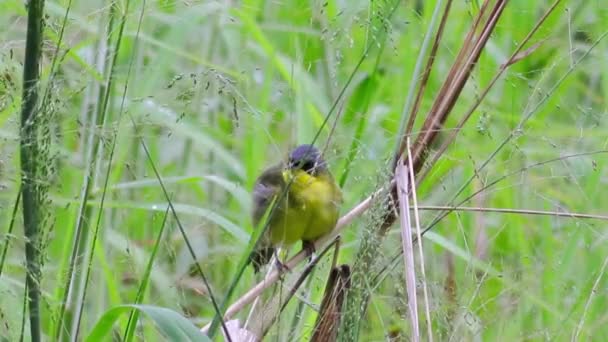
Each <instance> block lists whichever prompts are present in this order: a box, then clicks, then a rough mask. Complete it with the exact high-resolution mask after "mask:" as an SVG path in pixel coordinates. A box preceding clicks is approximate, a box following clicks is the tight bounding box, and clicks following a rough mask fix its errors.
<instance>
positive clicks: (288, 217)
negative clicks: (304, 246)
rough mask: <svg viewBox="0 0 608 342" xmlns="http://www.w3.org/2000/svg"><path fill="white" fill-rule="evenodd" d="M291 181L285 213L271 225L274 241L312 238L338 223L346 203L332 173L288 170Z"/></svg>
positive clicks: (286, 174) (286, 243)
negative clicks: (341, 205)
mask: <svg viewBox="0 0 608 342" xmlns="http://www.w3.org/2000/svg"><path fill="white" fill-rule="evenodd" d="M283 177H284V178H285V181H286V183H287V184H290V183H291V184H290V188H289V192H288V193H287V199H286V201H285V204H284V207H283V210H282V211H283V213H282V214H283V215H281V216H282V217H281V218H280V219H278V220H276V221H277V222H275V223H273V225H272V226H273V227H271V242H272V243H273V244H283V245H289V244H293V243H295V242H297V241H299V240H305V241H311V240H315V239H317V238H319V237H321V236H323V235H325V234H327V233H329V232H330V231H331V230H332V229H333V227H334V226H335V225H336V222H337V220H338V215H339V206H340V204H341V202H342V194H341V192H340V189H339V188H338V186H337V185H336V183H335V181H334V180H333V178H332V176H331V174H329V172H323V173H320V174H319V175H316V176H312V175H310V174H308V173H307V172H305V171H302V170H295V171H289V170H287V171H284V172H283Z"/></svg>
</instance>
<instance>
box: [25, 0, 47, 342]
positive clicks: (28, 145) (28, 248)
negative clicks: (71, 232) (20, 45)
mask: <svg viewBox="0 0 608 342" xmlns="http://www.w3.org/2000/svg"><path fill="white" fill-rule="evenodd" d="M43 16H44V0H31V1H30V2H29V3H28V15H27V37H26V41H25V61H24V65H23V103H22V107H21V130H20V136H21V139H20V157H21V191H22V200H23V230H24V235H25V259H26V267H27V274H26V281H25V283H26V287H27V297H26V298H27V300H28V307H29V320H30V338H31V340H32V341H35V342H37V341H41V339H42V334H41V330H40V328H41V327H40V262H41V258H40V250H39V248H40V243H39V237H40V234H41V227H40V221H41V217H40V214H41V208H40V207H41V205H42V203H41V198H42V194H40V193H39V190H40V188H39V187H38V186H37V184H36V183H37V182H41V181H43V180H41V179H37V176H38V172H37V169H38V168H39V166H38V165H37V163H39V162H42V161H40V160H37V157H38V155H39V150H40V149H41V148H42V147H41V146H38V139H37V131H38V129H39V127H37V125H36V124H37V123H38V120H36V117H37V116H38V115H40V114H41V113H40V112H39V108H37V105H38V87H39V82H40V57H41V54H42V40H43V20H44V18H43ZM24 297H25V296H24Z"/></svg>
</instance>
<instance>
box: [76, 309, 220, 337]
mask: <svg viewBox="0 0 608 342" xmlns="http://www.w3.org/2000/svg"><path fill="white" fill-rule="evenodd" d="M133 309H135V310H139V312H141V313H143V314H144V315H146V316H147V317H148V318H150V319H152V321H154V324H155V325H156V327H157V329H158V330H159V331H160V332H161V333H162V334H163V335H164V336H165V337H166V338H167V339H168V340H169V341H201V342H207V341H211V340H210V339H209V338H208V337H207V336H206V335H204V334H203V333H201V332H200V330H199V329H198V328H197V327H196V326H195V325H194V324H192V323H191V322H190V321H189V320H188V319H187V318H185V317H184V316H182V315H180V314H179V313H177V312H175V311H173V310H170V309H167V308H162V307H158V306H152V305H135V304H125V305H120V306H116V307H114V308H112V309H110V310H108V311H106V313H105V314H104V315H103V316H101V318H100V319H99V320H98V321H97V324H95V327H93V330H92V331H91V333H90V334H89V336H87V338H86V340H85V341H87V342H89V341H103V339H104V337H106V336H107V335H108V334H109V333H110V332H111V331H112V328H113V327H114V323H116V321H117V320H118V318H119V317H120V316H121V315H122V314H125V313H129V312H130V311H131V310H133Z"/></svg>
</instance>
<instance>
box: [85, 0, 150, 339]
mask: <svg viewBox="0 0 608 342" xmlns="http://www.w3.org/2000/svg"><path fill="white" fill-rule="evenodd" d="M145 6H146V1H145V0H144V1H143V3H142V9H141V12H140V15H139V20H138V26H137V32H136V36H135V37H136V38H138V37H139V33H140V30H141V24H142V21H143V15H144V9H145ZM128 10H129V1H127V4H126V8H125V16H126V14H127V13H128ZM124 25H125V20H123V21H122V22H121V26H120V30H119V35H122V32H123V31H124ZM118 43H120V41H118ZM118 43H117V44H118ZM118 47H119V45H117V46H116V51H118ZM133 61H134V58H131V60H130V63H129V68H128V70H127V74H126V80H125V84H124V87H123V93H122V99H121V103H120V110H119V112H118V118H117V122H118V124H117V127H116V132H115V134H114V136H113V137H112V145H111V148H110V155H109V156H108V161H107V167H106V174H105V181H104V184H103V189H102V193H101V199H100V205H99V208H98V210H97V221H96V223H95V230H94V232H93V238H92V241H91V245H90V247H89V252H88V255H89V256H88V262H87V263H86V264H85V267H86V270H85V273H86V275H85V277H84V285H83V288H82V297H81V299H80V305H79V309H78V316H77V319H76V324H75V326H76V330H75V332H74V335H73V338H74V339H78V334H79V332H80V327H81V321H82V312H83V308H84V303H85V300H86V295H87V289H88V286H89V280H90V275H91V269H92V268H93V256H94V254H95V246H96V245H97V238H98V237H99V230H100V227H101V221H102V216H103V213H104V203H105V199H106V194H107V190H108V185H109V181H110V173H111V170H112V161H113V160H114V152H115V150H116V141H117V140H118V132H119V131H120V122H121V119H122V114H123V113H124V107H125V99H126V97H127V89H128V85H129V78H130V75H131V70H132V69H133ZM108 97H109V96H108ZM105 117H106V116H105V115H104V120H105ZM98 165H100V163H98ZM134 311H137V310H134ZM132 312H133V311H132ZM137 312H139V311H137Z"/></svg>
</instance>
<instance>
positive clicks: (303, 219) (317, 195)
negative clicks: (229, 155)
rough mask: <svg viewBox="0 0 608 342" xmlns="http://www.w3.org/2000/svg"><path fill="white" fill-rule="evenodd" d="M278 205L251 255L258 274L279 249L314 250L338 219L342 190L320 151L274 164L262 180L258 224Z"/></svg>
mask: <svg viewBox="0 0 608 342" xmlns="http://www.w3.org/2000/svg"><path fill="white" fill-rule="evenodd" d="M286 189H287V190H286ZM285 190H286V191H285ZM284 192H285V193H284ZM275 202H276V204H275V205H276V207H275V208H274V211H273V210H272V209H270V211H269V212H270V214H269V216H268V221H267V222H268V227H267V228H266V230H265V231H264V233H263V235H262V237H261V241H260V242H259V243H258V246H257V248H256V249H255V250H254V251H253V253H252V255H251V262H252V263H253V267H254V269H255V272H256V273H257V272H258V271H259V269H260V267H262V266H263V265H265V264H267V263H268V261H270V258H271V257H272V255H273V254H274V253H275V248H276V247H282V246H290V245H292V244H294V243H296V242H297V241H300V240H301V241H302V247H303V248H310V246H311V243H312V242H313V241H314V240H316V239H317V238H319V237H321V236H323V235H325V234H327V233H329V232H331V230H332V229H333V228H334V226H335V225H336V222H337V221H338V216H339V210H340V205H341V204H342V192H341V191H340V188H339V187H338V185H337V184H336V182H335V181H334V178H333V176H332V174H331V172H330V171H329V169H328V168H327V163H326V162H325V160H323V157H322V156H321V153H320V152H319V150H318V149H317V148H316V147H314V146H313V145H300V146H298V147H296V148H295V149H294V150H293V151H292V152H291V153H290V154H289V161H288V163H287V166H286V167H283V166H282V165H281V164H279V165H275V166H272V167H270V168H268V169H266V170H265V171H264V172H262V174H261V175H260V176H259V177H258V178H257V180H256V182H255V186H254V188H253V214H252V216H253V224H254V226H258V224H259V223H260V220H261V219H262V218H263V217H264V215H265V214H266V211H267V210H269V206H270V205H271V204H272V203H275ZM264 226H265V225H261V227H264Z"/></svg>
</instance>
